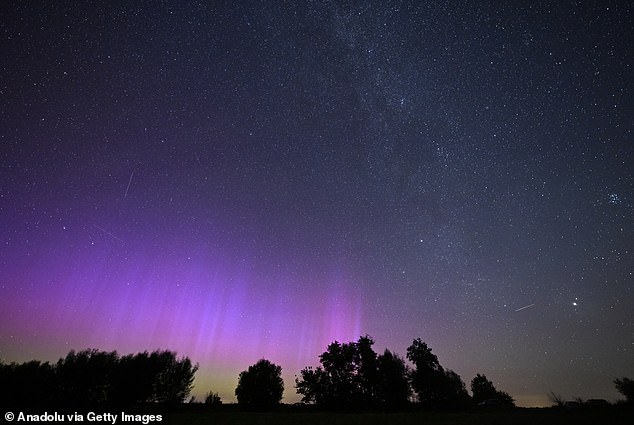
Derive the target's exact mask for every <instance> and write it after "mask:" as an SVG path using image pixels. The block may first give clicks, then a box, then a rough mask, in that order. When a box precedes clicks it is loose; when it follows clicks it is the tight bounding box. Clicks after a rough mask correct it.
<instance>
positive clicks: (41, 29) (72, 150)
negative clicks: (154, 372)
mask: <svg viewBox="0 0 634 425" xmlns="http://www.w3.org/2000/svg"><path fill="white" fill-rule="evenodd" d="M633 34H634V25H633V21H632V10H631V3H629V2H624V1H622V2H619V1H601V2H570V1H562V2H528V1H527V2H523V1H518V2H495V1H481V2H453V1H446V2H417V1H413V2H404V1H394V2H391V1H386V2H384V1H380V2H347V1H298V2H287V3H285V2H275V1H271V2H265V1H262V2H259V1H258V2H256V1H244V2H235V1H214V2H202V1H201V2H180V1H173V2H171V1H153V2H150V1H139V2H127V1H121V2H116V1H108V2H95V1H92V2H72V3H71V2H64V1H62V2H31V1H29V2H20V1H8V2H2V4H1V5H0V49H1V51H2V57H3V60H2V61H1V64H0V358H1V359H2V360H3V361H5V362H6V361H26V360H30V359H40V360H49V361H55V360H56V359H58V358H59V357H61V356H64V355H65V354H66V353H67V352H68V351H69V350H71V349H75V350H81V349H85V348H89V347H92V348H98V349H102V350H117V351H118V352H120V353H130V352H138V351H144V350H154V349H157V348H161V349H171V350H175V351H177V352H178V353H179V354H180V355H185V356H188V357H190V358H191V359H192V360H193V361H194V362H198V363H199V364H200V370H199V372H198V373H197V379H196V388H195V390H194V394H195V395H197V396H198V397H199V398H200V397H201V396H202V395H203V394H204V393H206V392H207V391H209V390H213V391H217V392H219V393H220V396H221V397H222V398H223V400H224V401H232V400H235V396H234V394H233V392H234V389H235V386H236V384H237V379H238V373H239V372H240V371H242V370H245V369H246V368H247V367H248V366H249V365H251V364H253V363H255V362H256V361H257V360H258V359H259V358H262V357H265V358H267V359H269V360H271V361H272V362H274V363H276V364H279V365H281V366H282V368H283V376H284V378H285V382H286V391H285V394H284V396H285V398H284V401H286V402H293V401H297V400H298V399H299V397H298V396H297V395H296V394H295V392H294V388H293V387H294V382H293V378H294V376H295V375H297V374H298V373H299V371H300V369H301V368H303V367H305V366H307V365H315V364H316V363H317V361H318V358H317V356H318V355H319V354H320V353H321V352H323V351H324V350H325V348H326V346H327V344H328V343H330V342H332V341H334V340H335V339H336V340H339V341H342V342H344V341H352V340H356V339H357V338H358V337H359V336H360V335H363V334H366V333H367V334H369V335H371V336H373V337H374V339H375V340H376V345H375V349H376V351H377V352H382V351H383V350H384V349H385V348H386V347H387V348H390V349H391V350H392V351H395V352H397V353H400V354H401V355H404V354H405V351H406V348H407V346H409V345H410V344H411V342H412V340H413V339H414V338H417V337H420V338H422V339H423V341H425V342H427V344H428V345H429V346H430V347H431V348H432V349H433V351H434V353H436V354H437V355H438V357H439V360H440V363H441V364H442V365H443V366H445V367H447V368H450V369H453V370H455V371H456V372H457V373H459V374H460V375H461V376H462V378H463V380H464V381H465V382H467V385H468V383H469V382H470V381H471V379H472V378H473V377H474V376H475V374H476V373H484V374H486V376H487V377H488V378H489V379H491V380H492V381H493V382H494V383H495V385H496V386H497V387H498V388H500V389H502V390H505V391H507V392H509V393H510V394H511V395H513V396H514V397H515V399H516V400H517V402H518V404H520V405H524V406H535V405H543V404H548V398H547V394H548V392H549V391H554V392H556V393H559V394H561V395H562V396H563V397H564V398H565V399H572V398H573V397H582V398H606V399H609V400H615V399H617V398H618V393H617V392H616V390H615V389H614V385H613V383H612V380H613V379H614V378H616V377H622V376H630V377H633V378H634V362H633V361H632V359H633V358H634V314H633V313H632V311H634V308H633V307H634V292H633V290H632V286H633V284H634V276H633V272H634V256H633V250H634V232H633V229H632V223H633V222H634V220H633V219H634V178H633V173H632V171H633V166H632V160H633V149H632V123H633V120H632V116H634V114H633V112H634V111H633V101H632V99H633V97H634V92H633V87H632V86H633V82H634V75H633V72H632V58H633V52H632V46H634V37H633ZM628 117H629V118H628Z"/></svg>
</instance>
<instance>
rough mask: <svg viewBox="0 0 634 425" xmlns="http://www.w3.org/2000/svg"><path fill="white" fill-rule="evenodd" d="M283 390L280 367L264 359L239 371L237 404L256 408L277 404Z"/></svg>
mask: <svg viewBox="0 0 634 425" xmlns="http://www.w3.org/2000/svg"><path fill="white" fill-rule="evenodd" d="M283 392H284V381H283V380H282V368H281V367H280V366H277V365H275V364H273V363H271V362H270V361H268V360H265V359H261V360H258V362H257V363H256V364H254V365H253V366H249V369H248V370H245V371H243V372H241V373H240V376H239V379H238V386H237V387H236V397H237V398H238V404H241V405H244V406H247V407H251V408H256V409H266V408H270V407H273V406H275V405H277V404H279V402H280V400H282V394H283Z"/></svg>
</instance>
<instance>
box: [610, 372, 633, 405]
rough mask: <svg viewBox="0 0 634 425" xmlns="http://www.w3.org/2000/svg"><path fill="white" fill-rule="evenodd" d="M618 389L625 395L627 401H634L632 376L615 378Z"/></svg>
mask: <svg viewBox="0 0 634 425" xmlns="http://www.w3.org/2000/svg"><path fill="white" fill-rule="evenodd" d="M614 386H615V387H616V390H617V391H618V392H620V393H621V394H623V395H624V396H625V401H626V402H627V403H634V381H633V380H631V379H630V378H625V377H623V378H621V379H615V380H614Z"/></svg>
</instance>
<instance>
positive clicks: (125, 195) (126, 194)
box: [123, 171, 134, 199]
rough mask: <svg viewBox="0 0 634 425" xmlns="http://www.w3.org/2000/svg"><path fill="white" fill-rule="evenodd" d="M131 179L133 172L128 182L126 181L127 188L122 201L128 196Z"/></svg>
mask: <svg viewBox="0 0 634 425" xmlns="http://www.w3.org/2000/svg"><path fill="white" fill-rule="evenodd" d="M132 177H134V171H133V172H132V174H130V180H128V187H126V188H125V194H124V195H123V199H125V198H126V197H127V196H128V190H130V183H132Z"/></svg>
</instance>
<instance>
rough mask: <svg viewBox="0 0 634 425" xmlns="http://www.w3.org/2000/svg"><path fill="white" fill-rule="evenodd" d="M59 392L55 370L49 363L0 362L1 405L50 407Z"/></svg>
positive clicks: (34, 361)
mask: <svg viewBox="0 0 634 425" xmlns="http://www.w3.org/2000/svg"><path fill="white" fill-rule="evenodd" d="M56 392H57V386H56V379H55V370H54V368H53V366H51V365H50V364H49V363H48V362H46V363H41V362H39V361H36V360H33V361H30V362H26V363H22V364H17V363H11V364H3V363H1V362H0V403H2V404H4V405H6V406H24V405H27V404H28V405H33V404H37V405H48V404H51V403H52V402H54V401H55V399H54V397H55V394H56Z"/></svg>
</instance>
